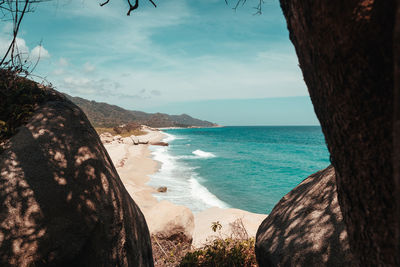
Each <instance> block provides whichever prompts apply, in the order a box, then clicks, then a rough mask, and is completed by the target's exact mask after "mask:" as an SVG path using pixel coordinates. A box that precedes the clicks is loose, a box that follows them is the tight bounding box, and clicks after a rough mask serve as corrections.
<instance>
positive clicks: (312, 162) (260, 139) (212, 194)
mask: <svg viewBox="0 0 400 267" xmlns="http://www.w3.org/2000/svg"><path fill="white" fill-rule="evenodd" d="M163 132H164V133H165V134H166V138H165V139H164V141H165V142H168V143H169V146H168V147H152V148H151V154H152V157H153V159H154V160H156V161H158V162H160V169H159V170H158V171H157V172H156V173H155V174H153V175H151V179H150V181H149V183H148V184H149V185H151V186H155V187H158V186H166V187H167V188H168V191H167V192H166V193H159V194H155V197H156V198H157V199H159V200H168V201H171V202H173V203H175V204H178V205H184V206H187V207H189V208H190V209H191V210H192V211H193V212H200V211H203V210H205V209H207V208H210V207H213V206H216V207H220V208H237V209H242V210H246V211H250V212H255V213H264V214H265V213H267V214H268V213H270V212H271V210H272V208H273V207H274V206H275V204H276V203H277V202H278V201H279V200H280V199H281V198H282V197H283V196H284V195H285V194H287V193H288V192H289V191H290V190H292V189H293V188H294V187H296V186H297V185H298V184H299V183H300V182H301V181H303V180H304V179H305V178H307V177H308V176H309V175H311V174H313V173H315V172H317V171H319V170H321V169H323V168H325V167H327V166H328V165H329V164H330V162H329V152H328V150H327V148H326V144H325V139H324V136H323V134H322V132H321V127H320V126H224V127H217V128H186V129H164V130H163Z"/></svg>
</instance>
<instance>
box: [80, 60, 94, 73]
mask: <svg viewBox="0 0 400 267" xmlns="http://www.w3.org/2000/svg"><path fill="white" fill-rule="evenodd" d="M95 69H96V67H95V66H94V65H92V64H90V63H89V62H86V63H85V64H84V65H83V71H84V72H86V73H88V72H93V71H94V70H95Z"/></svg>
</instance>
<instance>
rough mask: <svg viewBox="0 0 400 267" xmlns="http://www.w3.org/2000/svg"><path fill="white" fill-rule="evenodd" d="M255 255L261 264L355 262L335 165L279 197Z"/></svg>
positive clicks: (259, 233)
mask: <svg viewBox="0 0 400 267" xmlns="http://www.w3.org/2000/svg"><path fill="white" fill-rule="evenodd" d="M256 255H257V261H258V263H259V265H260V266H356V262H355V261H354V259H353V256H352V254H351V252H350V249H349V243H348V239H347V231H346V229H345V225H344V222H343V217H342V213H341V211H340V207H339V203H338V199H337V193H336V179H335V169H334V168H333V167H332V166H329V167H328V168H326V169H324V170H322V171H319V172H317V173H315V174H313V175H311V176H309V177H308V178H307V179H305V180H304V181H303V182H302V183H300V184H299V185H298V186H297V187H296V188H294V189H293V190H292V191H290V192H289V193H288V194H287V195H286V196H284V197H283V198H282V199H281V200H280V201H279V203H278V204H277V205H276V206H275V207H274V209H273V210H272V212H271V214H269V215H268V217H267V218H266V219H265V220H264V221H263V223H262V224H261V226H260V227H259V229H258V231H257V237H256Z"/></svg>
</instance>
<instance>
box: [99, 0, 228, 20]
mask: <svg viewBox="0 0 400 267" xmlns="http://www.w3.org/2000/svg"><path fill="white" fill-rule="evenodd" d="M126 1H127V2H128V5H129V10H128V13H127V14H126V15H127V16H130V15H131V12H132V11H133V10H135V9H137V8H138V7H139V0H135V4H133V5H132V3H131V0H126ZM225 1H226V0H225ZM109 2H110V0H107V1H105V2H103V3H100V6H105V5H107V4H108V3H109ZM149 2H150V3H152V5H153V6H154V7H157V5H156V3H154V1H153V0H149Z"/></svg>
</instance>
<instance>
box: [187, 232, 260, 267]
mask: <svg viewBox="0 0 400 267" xmlns="http://www.w3.org/2000/svg"><path fill="white" fill-rule="evenodd" d="M254 245H255V240H254V238H249V239H245V240H240V239H233V238H226V239H222V238H217V239H215V240H214V241H213V242H212V243H211V244H208V245H206V246H204V247H203V248H200V249H197V250H194V251H190V252H188V253H187V254H186V255H185V256H184V257H183V258H182V260H181V263H180V265H179V266H181V267H189V266H190V267H193V266H210V267H214V266H215V267H225V266H226V267H231V266H249V267H250V266H257V263H256V257H255V253H254Z"/></svg>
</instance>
